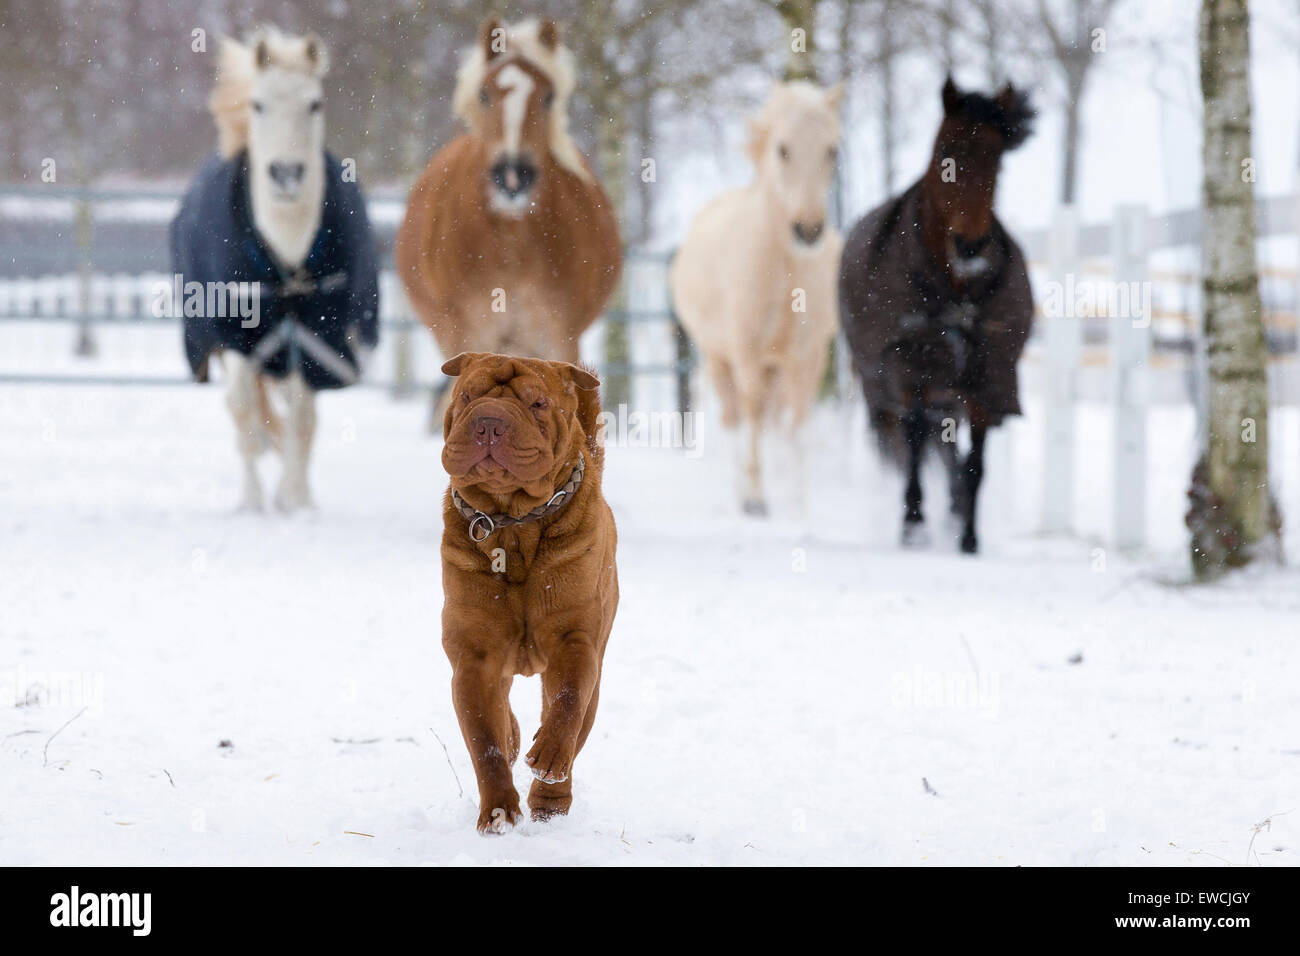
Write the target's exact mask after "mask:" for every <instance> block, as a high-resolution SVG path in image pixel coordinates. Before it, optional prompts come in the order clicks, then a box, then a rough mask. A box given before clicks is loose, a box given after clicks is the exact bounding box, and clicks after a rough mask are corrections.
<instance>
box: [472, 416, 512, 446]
mask: <svg viewBox="0 0 1300 956" xmlns="http://www.w3.org/2000/svg"><path fill="white" fill-rule="evenodd" d="M505 434H506V423H505V420H504V419H501V418H491V417H489V416H487V415H482V416H480V417H478V418H476V419H474V440H475V441H480V442H482V441H485V442H487V443H488V444H489V445H490V444H493V443H494V442H498V441H500V440H501V439H502V438H504V437H505Z"/></svg>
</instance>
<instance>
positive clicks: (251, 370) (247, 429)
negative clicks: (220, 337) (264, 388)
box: [221, 349, 270, 511]
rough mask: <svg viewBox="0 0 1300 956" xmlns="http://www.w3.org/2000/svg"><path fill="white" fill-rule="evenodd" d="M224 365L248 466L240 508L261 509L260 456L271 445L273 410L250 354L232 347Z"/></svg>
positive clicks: (237, 441)
mask: <svg viewBox="0 0 1300 956" xmlns="http://www.w3.org/2000/svg"><path fill="white" fill-rule="evenodd" d="M221 365H222V368H223V369H224V370H225V373H226V407H227V408H229V409H230V417H231V418H233V419H234V421H235V445H236V447H237V448H238V449H239V457H240V459H241V460H242V461H243V465H244V480H243V491H242V492H241V494H240V499H239V510H240V511H261V510H262V482H261V481H260V480H259V479H258V477H257V456H258V455H260V454H261V453H262V452H263V451H264V450H265V449H266V446H267V436H268V427H269V424H270V423H268V422H266V421H263V419H264V418H265V417H266V415H267V414H268V413H269V409H267V408H266V407H265V401H264V396H263V395H262V394H261V393H260V389H261V383H260V382H259V381H258V372H257V368H256V367H255V366H254V365H253V363H252V362H250V361H249V359H248V356H246V355H241V354H240V353H239V352H235V351H233V350H229V349H228V350H226V351H224V352H222V353H221Z"/></svg>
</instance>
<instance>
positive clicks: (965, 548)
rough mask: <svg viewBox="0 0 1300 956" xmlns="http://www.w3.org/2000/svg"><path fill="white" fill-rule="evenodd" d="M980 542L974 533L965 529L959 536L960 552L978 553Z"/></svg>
mask: <svg viewBox="0 0 1300 956" xmlns="http://www.w3.org/2000/svg"><path fill="white" fill-rule="evenodd" d="M979 550H980V543H979V539H978V538H976V537H975V535H974V534H973V533H972V532H970V531H967V532H966V533H965V534H963V535H962V536H961V553H962V554H979Z"/></svg>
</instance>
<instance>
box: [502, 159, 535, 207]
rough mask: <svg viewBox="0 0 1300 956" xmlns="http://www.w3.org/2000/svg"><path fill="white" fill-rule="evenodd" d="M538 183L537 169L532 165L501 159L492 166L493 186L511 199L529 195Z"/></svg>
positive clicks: (520, 161)
mask: <svg viewBox="0 0 1300 956" xmlns="http://www.w3.org/2000/svg"><path fill="white" fill-rule="evenodd" d="M536 182H537V169H536V167H534V166H533V165H532V164H531V163H527V162H524V161H522V160H517V159H516V160H510V159H500V160H497V162H496V163H495V164H494V165H493V166H492V185H494V186H495V187H496V188H497V190H498V191H499V192H501V193H502V194H503V195H505V196H509V197H510V198H511V199H514V198H515V197H516V196H522V195H524V194H525V193H527V192H528V191H529V190H530V189H532V188H533V184H534V183H536Z"/></svg>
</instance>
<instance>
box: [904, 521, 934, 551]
mask: <svg viewBox="0 0 1300 956" xmlns="http://www.w3.org/2000/svg"><path fill="white" fill-rule="evenodd" d="M901 541H902V544H903V547H905V548H924V547H926V546H927V545H928V544H929V543H930V532H929V531H927V530H926V527H925V525H924V524H922V523H921V522H920V521H909V522H907V523H906V524H904V525H903V534H902V538H901Z"/></svg>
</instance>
